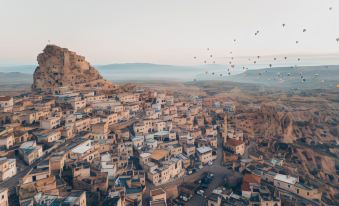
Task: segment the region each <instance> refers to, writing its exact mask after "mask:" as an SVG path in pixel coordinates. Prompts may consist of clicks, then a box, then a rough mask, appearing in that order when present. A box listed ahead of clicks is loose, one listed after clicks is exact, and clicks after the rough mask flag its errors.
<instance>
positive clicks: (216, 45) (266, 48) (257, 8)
mask: <svg viewBox="0 0 339 206" xmlns="http://www.w3.org/2000/svg"><path fill="white" fill-rule="evenodd" d="M0 3H1V6H0V24H1V38H0V45H1V47H0V53H1V55H0V65H8V64H36V56H37V54H38V53H40V52H41V50H42V49H43V48H44V46H45V45H46V44H47V43H48V40H50V42H51V43H52V44H56V45H59V46H62V47H66V48H69V49H70V50H72V51H76V52H77V53H79V54H82V55H84V56H86V59H88V61H90V62H92V63H93V64H109V63H125V62H147V63H157V64H176V65H194V64H202V62H203V60H204V59H207V58H208V56H209V54H213V55H214V58H215V60H216V63H217V64H225V63H226V60H225V59H224V57H225V56H227V55H229V52H230V51H232V52H233V54H232V55H233V56H235V57H236V56H245V57H247V56H257V55H260V56H269V57H272V56H274V55H291V56H300V55H302V56H308V58H310V59H311V60H312V61H317V58H318V57H319V58H323V61H324V62H325V63H326V61H327V60H326V59H327V58H330V60H328V63H329V64H334V63H337V64H339V60H335V59H337V58H336V56H338V53H339V44H338V43H337V42H336V41H335V40H336V38H339V27H338V25H339V2H338V1H334V0H321V1H319V0H297V1H296V0H284V1H272V0H251V1H248V0H210V1H204V0H187V1H181V0H171V1H159V0H149V1H131V0H124V1H114V0H113V1H100V3H98V2H97V1H90V0H82V1H80V0H74V1H66V0H59V1H43V0H36V1H24V0H22V1H19V0H0ZM330 7H332V8H333V9H332V10H331V11H330V10H329V8H330ZM283 23H284V24H286V27H285V28H282V24H283ZM304 28H305V29H307V32H302V30H303V29H304ZM257 30H259V31H260V34H259V35H258V36H255V35H254V33H255V32H256V31H257ZM233 39H237V43H234V42H233ZM297 40H298V41H300V43H299V44H296V43H295V41H297ZM206 48H210V51H206ZM193 56H197V60H194V59H193ZM333 59H334V60H333ZM324 62H322V63H319V64H324Z"/></svg>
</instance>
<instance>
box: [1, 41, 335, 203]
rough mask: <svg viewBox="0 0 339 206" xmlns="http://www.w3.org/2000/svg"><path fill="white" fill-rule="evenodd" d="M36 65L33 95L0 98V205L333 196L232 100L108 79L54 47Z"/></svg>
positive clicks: (312, 199) (243, 200) (314, 200)
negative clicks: (256, 132)
mask: <svg viewBox="0 0 339 206" xmlns="http://www.w3.org/2000/svg"><path fill="white" fill-rule="evenodd" d="M38 63H39V67H38V68H37V70H36V72H35V76H34V85H33V86H32V92H28V93H23V94H20V95H17V96H1V97H0V109H1V112H0V125H1V128H0V146H1V159H0V165H1V167H0V180H1V183H0V187H1V191H0V192H1V197H2V198H1V200H0V205H1V206H8V205H22V206H31V205H37V206H38V205H40V206H42V205H46V206H49V205H50V206H52V205H53V206H54V205H78V206H86V205H112V206H113V205H116V206H129V205H131V206H132V205H151V206H162V205H208V206H220V205H263V206H264V205H265V206H280V205H294V204H296V205H334V204H335V202H333V201H332V200H331V197H330V196H329V194H328V193H327V192H326V195H324V194H323V191H324V190H322V189H323V188H321V187H320V186H319V184H316V182H315V180H309V179H307V178H305V177H303V176H300V175H298V173H296V172H295V171H296V169H295V168H296V165H297V164H298V163H295V162H288V161H286V158H285V157H286V155H288V154H289V153H290V150H289V149H290V148H289V146H288V144H284V143H280V144H278V146H279V148H278V149H277V150H276V151H275V152H274V153H270V152H269V151H270V150H269V149H270V148H271V147H273V145H271V142H269V141H266V140H265V139H259V140H254V139H253V138H252V137H250V136H251V135H250V134H249V133H248V132H246V131H245V130H244V127H245V126H246V125H245V126H244V125H240V124H239V121H237V119H238V118H239V115H238V114H239V113H240V111H238V106H237V103H235V102H228V101H219V100H218V99H217V98H214V97H208V96H207V97H206V96H205V97H202V96H195V95H190V94H183V93H181V92H180V91H164V90H162V89H155V88H148V87H145V86H142V85H133V84H125V85H113V84H111V83H110V82H106V80H104V79H102V77H101V76H100V75H99V74H98V75H97V73H96V71H95V69H94V68H92V67H91V66H89V64H88V63H87V62H86V61H85V59H84V58H83V57H81V56H78V55H77V54H76V53H74V52H70V51H69V50H67V49H63V48H60V47H57V46H55V45H47V47H46V48H45V49H44V52H43V53H42V54H40V55H39V57H38ZM65 67H67V68H69V69H70V71H66V70H65ZM63 73H67V77H68V78H70V79H69V80H67V79H65V77H64V76H63ZM73 75H74V77H75V79H74V78H73ZM333 187H334V188H335V187H336V186H335V185H334V186H333Z"/></svg>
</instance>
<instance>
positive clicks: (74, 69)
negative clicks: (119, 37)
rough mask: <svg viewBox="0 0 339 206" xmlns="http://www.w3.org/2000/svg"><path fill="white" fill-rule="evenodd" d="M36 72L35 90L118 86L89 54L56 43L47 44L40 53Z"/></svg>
mask: <svg viewBox="0 0 339 206" xmlns="http://www.w3.org/2000/svg"><path fill="white" fill-rule="evenodd" d="M37 60H38V63H39V66H38V67H37V68H36V69H35V71H34V75H33V85H32V89H33V90H35V91H43V92H51V93H60V91H65V90H70V91H73V90H77V91H81V90H114V89H116V88H117V86H116V85H114V84H112V83H111V82H109V81H107V80H105V79H103V77H102V76H101V75H100V74H99V72H98V71H97V70H96V69H95V68H94V67H92V66H91V65H90V64H89V63H88V62H87V61H86V60H85V57H83V56H80V55H77V54H76V53H75V52H72V51H69V50H68V49H66V48H61V47H58V46H55V45H47V46H46V47H45V49H44V50H43V53H41V54H39V55H38V59H37Z"/></svg>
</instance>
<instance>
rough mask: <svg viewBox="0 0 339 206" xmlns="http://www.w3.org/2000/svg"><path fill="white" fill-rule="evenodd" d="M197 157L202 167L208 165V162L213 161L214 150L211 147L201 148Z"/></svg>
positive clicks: (198, 149)
mask: <svg viewBox="0 0 339 206" xmlns="http://www.w3.org/2000/svg"><path fill="white" fill-rule="evenodd" d="M197 155H198V157H199V160H200V162H201V164H202V165H205V164H208V162H210V161H213V156H212V148H210V147H206V146H203V147H199V148H197Z"/></svg>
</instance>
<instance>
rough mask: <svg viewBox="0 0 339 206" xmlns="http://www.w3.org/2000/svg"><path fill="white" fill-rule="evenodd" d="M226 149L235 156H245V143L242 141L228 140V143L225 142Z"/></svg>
mask: <svg viewBox="0 0 339 206" xmlns="http://www.w3.org/2000/svg"><path fill="white" fill-rule="evenodd" d="M224 147H225V149H226V150H228V151H230V152H232V153H234V154H239V155H243V154H244V153H245V143H244V142H243V141H241V140H236V139H228V140H227V141H226V142H225V141H224Z"/></svg>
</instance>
